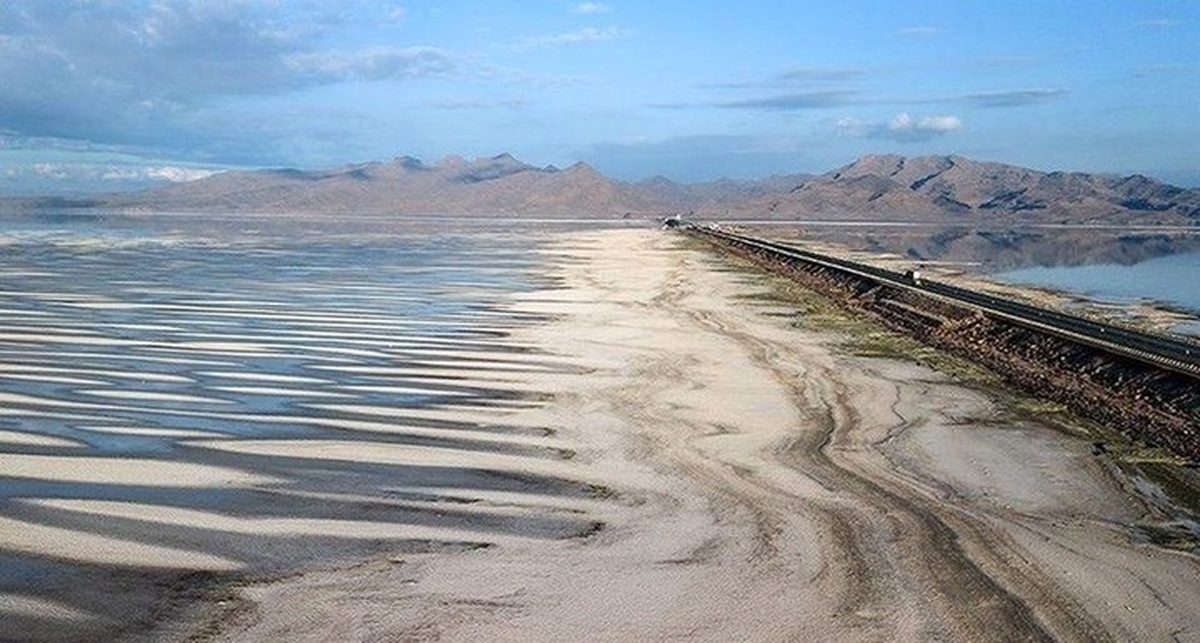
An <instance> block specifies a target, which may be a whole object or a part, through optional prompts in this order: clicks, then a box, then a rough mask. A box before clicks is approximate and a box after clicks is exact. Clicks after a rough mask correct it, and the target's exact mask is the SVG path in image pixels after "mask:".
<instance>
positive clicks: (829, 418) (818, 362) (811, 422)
mask: <svg viewBox="0 0 1200 643" xmlns="http://www.w3.org/2000/svg"><path fill="white" fill-rule="evenodd" d="M552 251H553V253H554V254H555V256H556V257H559V258H562V257H564V256H565V257H567V258H570V259H571V261H569V262H565V263H561V264H559V267H558V269H557V270H558V275H557V276H558V277H560V278H561V279H562V281H563V284H564V286H565V287H562V288H558V289H555V290H552V291H545V292H542V293H535V294H534V295H533V296H531V297H529V298H527V299H525V300H524V301H523V302H522V303H521V304H520V307H521V308H522V309H525V310H533V311H536V312H538V313H542V314H546V315H547V316H549V317H551V318H552V319H553V321H552V322H550V323H549V324H548V325H547V326H546V327H533V328H527V329H522V330H521V331H520V333H519V336H520V337H521V338H522V339H523V340H524V341H526V342H528V343H530V344H531V345H536V346H539V347H541V348H542V349H543V350H546V351H548V352H549V353H551V354H553V355H556V356H570V357H571V359H573V360H575V361H576V363H577V364H579V365H580V366H581V367H585V368H588V369H589V371H590V372H589V373H588V374H587V375H586V376H582V375H581V376H566V377H553V378H546V379H541V380H538V378H534V379H535V380H537V381H540V383H541V384H542V385H544V386H545V387H546V388H547V389H548V390H550V391H552V392H553V393H554V395H553V397H552V398H551V400H550V402H549V404H548V406H547V407H545V408H544V409H542V410H540V411H538V414H539V417H541V418H545V420H546V421H547V422H552V423H555V424H556V425H558V426H560V427H562V428H561V430H560V433H559V434H558V435H559V436H560V437H561V439H563V440H565V441H566V442H567V443H569V444H570V445H571V448H572V449H573V450H574V451H575V453H576V456H575V458H573V459H572V462H571V466H575V467H579V470H578V471H579V473H580V474H581V475H580V477H581V478H582V479H585V480H589V481H591V482H592V483H596V484H600V485H602V486H603V487H604V488H606V489H609V490H611V491H610V492H609V494H608V495H607V496H606V497H605V498H604V499H601V501H600V502H599V506H598V508H597V509H596V511H597V515H598V517H599V518H600V519H601V520H602V521H603V523H604V528H603V529H600V530H599V531H594V532H592V533H591V534H590V535H589V536H587V537H586V538H582V539H578V538H575V539H567V540H551V541H543V542H539V543H536V545H535V546H532V547H529V546H526V545H520V544H511V545H501V546H497V547H489V548H485V549H477V550H473V551H470V552H466V553H460V554H449V555H440V554H429V555H416V556H408V557H405V558H404V560H403V561H402V562H401V563H400V564H398V565H391V566H388V567H387V568H386V569H384V568H381V567H380V566H378V565H372V564H367V565H366V566H365V568H362V569H350V570H340V571H315V572H313V573H310V574H301V575H299V576H297V577H294V578H291V579H284V580H280V581H278V582H274V583H267V584H265V585H257V586H254V587H251V588H248V589H246V590H244V593H245V594H246V595H248V596H249V598H250V599H251V600H253V601H254V602H255V605H256V608H255V610H256V611H255V616H254V617H253V618H246V619H244V620H243V621H241V622H240V623H236V624H234V625H233V626H231V627H229V628H227V629H224V630H222V631H220V632H219V633H217V634H216V635H215V637H214V638H215V640H261V639H264V638H276V637H279V636H300V637H302V638H308V639H309V640H317V639H320V638H325V637H336V638H347V637H348V638H370V637H371V636H375V635H382V634H383V633H385V632H386V633H389V634H390V635H398V636H402V637H405V636H407V637H411V638H414V639H418V640H421V639H425V638H438V639H446V640H481V639H489V638H491V639H496V638H512V637H515V636H518V635H519V636H522V637H524V638H527V639H533V640H555V639H557V640H561V639H564V638H567V639H575V640H614V639H622V638H629V637H638V638H648V639H657V638H673V637H680V636H686V637H688V638H697V639H705V640H730V639H743V640H744V639H764V640H765V639H779V638H797V637H813V638H831V637H844V638H849V639H854V640H861V639H874V638H877V637H879V636H885V635H886V636H889V637H892V638H895V637H899V638H929V637H930V636H945V637H951V638H973V639H992V638H1001V639H1008V638H1013V637H1025V636H1033V637H1041V636H1050V637H1053V638H1067V639H1071V638H1076V637H1082V638H1097V637H1099V638H1103V637H1106V636H1111V637H1114V638H1159V637H1161V636H1166V635H1169V634H1172V633H1176V634H1177V633H1179V632H1186V631H1188V630H1187V628H1189V627H1193V624H1194V623H1196V622H1200V620H1197V619H1198V617H1200V613H1197V610H1200V607H1197V605H1200V601H1197V600H1196V598H1198V597H1200V580H1198V578H1200V576H1198V575H1197V574H1182V575H1181V574H1180V569H1181V568H1180V565H1185V566H1187V567H1189V568H1191V569H1192V570H1193V571H1196V570H1197V569H1198V566H1197V560H1196V558H1195V557H1194V556H1193V555H1190V554H1184V553H1180V552H1178V551H1171V550H1166V549H1160V548H1158V547H1154V546H1150V545H1145V544H1138V543H1137V542H1135V538H1134V536H1135V530H1134V525H1136V524H1137V523H1138V522H1139V521H1141V520H1143V519H1145V518H1146V516H1148V515H1152V514H1153V513H1154V512H1155V511H1156V509H1154V508H1152V507H1150V506H1148V505H1147V504H1145V503H1144V502H1142V501H1141V500H1139V499H1138V497H1137V496H1136V495H1135V494H1133V493H1132V490H1131V488H1130V487H1131V483H1130V482H1129V481H1127V480H1122V479H1121V478H1120V477H1114V476H1116V472H1115V471H1113V470H1112V469H1111V468H1109V467H1108V466H1106V465H1105V464H1104V463H1103V462H1102V461H1101V460H1098V459H1097V458H1096V457H1095V456H1094V455H1093V454H1092V453H1091V445H1090V443H1089V442H1088V441H1087V440H1086V439H1082V438H1080V437H1077V436H1070V435H1066V434H1063V433H1061V432H1059V431H1056V430H1054V429H1050V428H1047V427H1045V426H1043V425H1041V424H1039V423H1036V422H1032V421H1030V420H1029V419H1028V418H1018V417H1013V416H1012V415H1011V414H1009V413H1007V412H1005V411H1004V410H1003V409H1001V408H999V407H997V406H996V403H995V402H994V401H992V400H990V398H989V397H988V396H987V395H984V394H982V393H979V392H976V391H972V390H971V389H969V388H963V387H962V386H960V385H958V384H956V383H954V382H953V381H951V380H950V379H949V378H947V377H946V376H944V375H940V374H938V373H936V372H934V371H930V370H928V369H926V368H924V367H920V366H917V365H914V364H909V363H903V362H896V361H893V360H886V359H882V360H881V359H877V358H865V357H855V356H852V355H848V354H842V353H840V352H838V351H837V349H834V348H832V346H831V344H830V342H832V341H834V339H833V337H831V336H830V335H829V334H828V333H820V332H816V333H814V332H811V331H804V330H802V329H797V328H794V327H793V326H792V325H791V324H790V323H787V322H786V321H785V320H786V315H787V314H788V310H789V309H788V306H787V304H786V303H781V302H773V303H772V302H765V303H764V302H752V300H751V299H747V297H752V296H753V295H754V293H756V292H759V293H761V292H762V286H761V285H760V284H761V279H758V278H756V277H752V276H746V275H741V274H738V273H737V272H736V271H735V270H733V269H732V268H731V267H729V266H728V265H727V264H723V263H722V262H721V260H718V259H716V258H714V257H712V256H708V255H705V254H703V253H698V252H696V251H694V250H689V249H686V248H680V247H678V246H677V245H676V243H675V242H673V241H671V240H670V239H669V237H667V236H666V235H657V233H653V232H649V231H625V232H620V231H619V232H612V231H609V232H585V233H575V234H573V235H569V236H566V237H563V238H561V239H560V240H559V242H558V247H556V248H553V249H552ZM748 302H749V303H748ZM747 308H754V310H747ZM716 401H719V403H715V402H716ZM364 597H372V600H364ZM985 597H990V598H985ZM322 601H333V602H334V603H336V605H335V606H331V607H329V608H325V607H317V608H315V611H316V613H315V614H299V613H297V612H296V606H297V605H308V606H313V605H320V604H322ZM1164 601H1165V602H1164ZM1114 604H1116V605H1124V606H1125V608H1124V609H1120V610H1111V609H1110V606H1111V605H1114ZM313 628H315V629H313ZM1193 633H1195V632H1193Z"/></svg>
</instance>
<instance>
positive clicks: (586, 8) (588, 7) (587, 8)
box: [571, 2, 612, 15]
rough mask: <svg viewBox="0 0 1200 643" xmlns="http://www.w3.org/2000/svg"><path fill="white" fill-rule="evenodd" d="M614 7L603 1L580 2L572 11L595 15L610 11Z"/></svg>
mask: <svg viewBox="0 0 1200 643" xmlns="http://www.w3.org/2000/svg"><path fill="white" fill-rule="evenodd" d="M609 11H612V8H611V7H609V6H608V5H606V4H604V3H601V2H580V3H579V4H577V5H575V8H573V9H571V13H581V14H584V15H593V14H597V13H608V12H609Z"/></svg>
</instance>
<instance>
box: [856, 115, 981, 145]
mask: <svg viewBox="0 0 1200 643" xmlns="http://www.w3.org/2000/svg"><path fill="white" fill-rule="evenodd" d="M836 125H837V129H838V131H839V132H841V133H842V134H843V135H846V136H852V137H855V138H885V139H890V140H893V141H897V142H900V143H913V142H917V141H928V140H930V139H933V138H937V137H939V136H943V135H945V134H949V133H951V132H956V131H958V130H961V129H962V128H963V122H962V119H960V118H959V117H957V116H951V115H942V116H922V117H920V118H915V117H913V116H912V115H910V114H908V113H907V112H901V113H899V114H896V115H895V116H893V117H892V118H891V120H889V121H888V122H886V123H879V122H871V121H862V120H859V119H856V118H849V117H846V118H841V119H838V121H837V123H836Z"/></svg>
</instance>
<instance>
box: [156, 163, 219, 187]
mask: <svg viewBox="0 0 1200 643" xmlns="http://www.w3.org/2000/svg"><path fill="white" fill-rule="evenodd" d="M216 173H217V170H202V169H199V168H194V167H180V166H178V165H163V166H159V167H148V168H146V169H145V177H146V178H148V179H158V180H163V181H170V182H171V183H184V182H186V181H197V180H199V179H206V178H208V177H210V176H212V175H214V174H216Z"/></svg>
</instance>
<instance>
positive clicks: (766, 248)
mask: <svg viewBox="0 0 1200 643" xmlns="http://www.w3.org/2000/svg"><path fill="white" fill-rule="evenodd" d="M671 227H674V228H677V229H680V230H683V231H684V232H688V233H692V234H699V235H702V236H706V237H710V238H714V239H719V240H721V241H724V242H726V243H730V244H733V245H737V246H741V247H743V248H749V249H753V250H756V251H758V252H761V253H765V254H767V255H769V256H774V257H776V258H779V259H784V260H787V261H799V262H803V263H807V264H811V265H816V266H821V267H824V268H827V269H831V270H834V271H837V272H841V273H843V274H848V275H853V276H855V277H858V278H861V279H866V280H869V281H873V282H876V283H878V284H880V285H885V286H888V287H891V288H897V289H901V290H909V291H915V292H919V293H921V294H922V295H925V296H928V297H932V298H934V299H938V300H941V301H944V302H948V303H950V304H953V305H956V306H961V307H965V308H968V309H971V310H975V311H978V312H980V313H982V314H984V315H987V316H991V317H995V318H998V319H1003V320H1005V321H1007V322H1010V323H1012V324H1016V325H1018V326H1022V327H1025V328H1030V329H1033V330H1036V331H1039V332H1042V333H1046V334H1049V335H1053V336H1056V337H1061V338H1063V339H1067V340H1069V341H1072V342H1077V343H1079V344H1083V345H1086V346H1089V347H1092V348H1095V349H1099V350H1101V351H1105V352H1108V353H1111V354H1113V355H1119V356H1121V357H1125V358H1129V359H1133V360H1137V361H1139V362H1143V363H1146V364H1151V365H1154V366H1157V367H1160V368H1164V369H1167V370H1170V371H1173V372H1176V373H1180V374H1182V375H1187V376H1189V377H1193V378H1197V379H1200V343H1194V342H1189V341H1186V340H1184V339H1178V338H1174V337H1168V336H1165V335H1156V334H1153V333H1146V332H1142V331H1137V330H1132V329H1129V328H1124V327H1121V326H1115V325H1112V324H1105V323H1102V322H1098V321H1095V320H1091V319H1084V318H1082V317H1076V316H1074V315H1068V314H1066V313H1062V312H1059V311H1056V310H1049V309H1046V308H1040V307H1037V306H1032V305H1030V304H1026V303H1023V302H1018V301H1013V300H1011V299H1005V298H1003V297H998V296H996V295H990V294H985V293H981V292H976V291H973V290H968V289H966V288H960V287H958V286H952V285H950V284H945V283H941V282H937V281H931V280H928V279H925V278H916V277H915V275H909V274H905V273H900V272H896V271H894V270H888V269H886V268H879V267H877V266H870V265H867V264H864V263H860V262H857V261H851V260H848V259H842V258H839V257H833V256H830V255H825V254H820V253H816V252H812V251H810V250H804V249H802V248H797V247H794V246H790V245H786V244H782V243H778V242H774V241H769V240H766V239H758V238H756V237H750V236H746V235H741V234H735V233H732V232H728V231H725V230H721V229H719V228H716V227H713V226H701V225H696V224H691V223H686V222H679V223H678V224H676V225H673V226H671Z"/></svg>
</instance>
